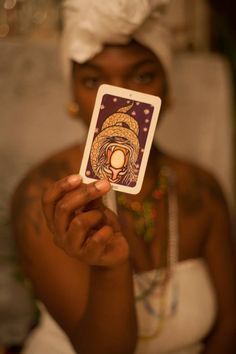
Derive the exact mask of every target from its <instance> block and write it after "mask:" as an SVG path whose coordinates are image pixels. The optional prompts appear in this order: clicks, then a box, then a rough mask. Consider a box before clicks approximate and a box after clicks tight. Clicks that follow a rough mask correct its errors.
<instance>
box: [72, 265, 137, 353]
mask: <svg viewBox="0 0 236 354" xmlns="http://www.w3.org/2000/svg"><path fill="white" fill-rule="evenodd" d="M136 340H137V328H136V315H135V303H134V295H133V281H132V270H131V266H130V264H129V263H128V262H127V263H125V264H123V265H121V266H117V267H114V268H110V269H108V268H102V267H91V277H90V292H89V300H88V306H87V310H86V312H85V314H84V316H83V318H82V319H81V321H80V323H79V324H78V327H77V328H76V331H75V333H74V334H73V339H72V341H73V345H74V347H75V348H76V350H77V351H78V352H79V353H82V354H91V353H96V354H132V353H133V352H134V350H135V345H136Z"/></svg>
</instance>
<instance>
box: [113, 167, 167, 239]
mask: <svg viewBox="0 0 236 354" xmlns="http://www.w3.org/2000/svg"><path fill="white" fill-rule="evenodd" d="M167 189H168V180H167V178H166V176H165V174H164V173H163V170H161V172H160V176H159V178H158V179H157V184H156V186H155V188H154V190H153V191H152V192H151V194H150V195H149V196H148V197H147V198H146V199H145V200H144V201H143V202H142V203H141V202H139V201H129V199H128V198H127V195H126V194H119V195H118V197H117V201H118V205H120V206H122V207H123V208H124V209H125V210H127V211H129V212H131V213H132V215H133V217H134V219H135V231H136V233H137V235H138V236H139V237H142V238H143V239H144V241H145V242H148V243H149V242H151V241H152V240H153V238H154V235H155V219H156V217H157V213H156V208H155V204H156V202H157V201H158V200H160V199H162V198H163V196H164V195H165V194H166V192H167Z"/></svg>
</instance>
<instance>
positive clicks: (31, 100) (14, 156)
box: [0, 0, 236, 353]
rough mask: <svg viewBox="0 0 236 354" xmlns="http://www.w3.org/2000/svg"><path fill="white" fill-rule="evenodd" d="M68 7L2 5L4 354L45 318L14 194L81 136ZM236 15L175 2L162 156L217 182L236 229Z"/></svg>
mask: <svg viewBox="0 0 236 354" xmlns="http://www.w3.org/2000/svg"><path fill="white" fill-rule="evenodd" d="M60 3H61V1H60V0H0V123H1V129H0V166H1V168H0V180H1V185H0V353H1V347H2V348H3V347H8V348H10V349H9V352H17V348H18V347H19V346H20V345H21V343H22V341H23V340H24V338H25V336H26V335H27V332H28V331H29V329H30V327H31V326H32V325H33V323H34V321H35V314H36V313H37V312H36V311H35V305H34V302H33V300H32V296H31V292H30V290H29V288H28V287H27V285H26V284H25V282H24V280H23V278H22V276H21V274H20V270H19V267H18V264H17V259H16V255H15V249H14V242H13V240H12V237H11V228H10V222H9V204H10V198H11V195H12V191H13V189H14V187H15V186H16V184H17V182H18V181H19V180H20V179H21V178H22V176H23V175H24V174H25V173H26V171H27V170H28V169H29V168H30V167H31V166H33V165H34V164H36V163H37V162H39V161H40V160H42V159H43V158H44V157H45V156H47V155H48V154H52V153H53V152H55V151H57V150H59V149H61V148H63V147H65V146H67V145H69V144H71V143H74V142H76V141H79V140H80V139H81V135H82V134H81V129H82V127H81V126H80V125H79V124H78V123H77V122H74V121H73V120H70V119H69V117H68V116H67V105H68V103H69V101H70V97H69V92H68V87H66V84H65V82H64V79H63V76H62V70H61V62H60V32H61V28H62V21H61V10H60ZM235 14H236V5H235V2H234V1H233V0H225V1H220V0H212V1H210V0H208V1H207V0H172V2H171V4H170V7H169V10H168V13H167V17H166V20H167V22H168V23H169V26H170V28H171V30H172V32H173V35H174V47H175V48H174V62H173V98H172V107H171V109H170V110H169V112H167V114H166V118H165V119H164V120H163V123H162V124H161V125H160V127H159V129H158V135H157V139H158V140H159V143H160V145H161V146H162V147H163V148H165V149H166V150H168V151H170V152H172V153H175V154H176V155H178V156H181V157H183V158H185V159H188V160H190V161H194V162H196V163H198V164H200V165H202V166H203V167H204V168H206V169H208V170H210V171H212V172H213V173H214V174H215V175H216V177H217V178H218V180H219V181H220V183H221V184H222V186H223V189H224V192H225V195H226V197H227V199H228V202H229V206H230V209H231V211H232V219H233V220H234V222H235V212H234V210H235V209H234V207H235V170H236V167H235V161H234V151H235V135H236V111H235V87H236V18H235V16H236V15H235Z"/></svg>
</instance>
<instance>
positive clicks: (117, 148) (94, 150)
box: [86, 94, 154, 187]
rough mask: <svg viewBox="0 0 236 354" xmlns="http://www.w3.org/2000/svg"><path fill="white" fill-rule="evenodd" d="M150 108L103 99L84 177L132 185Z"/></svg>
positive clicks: (138, 104)
mask: <svg viewBox="0 0 236 354" xmlns="http://www.w3.org/2000/svg"><path fill="white" fill-rule="evenodd" d="M153 109H154V107H153V106H152V105H150V104H147V103H142V102H138V101H134V100H127V99H125V98H122V97H117V96H113V95H109V94H105V95H104V96H103V99H102V102H101V106H100V112H99V115H98V119H97V125H96V129H95V134H94V137H93V141H92V145H91V151H90V161H88V163H87V167H86V176H87V177H90V178H94V179H98V178H99V179H101V178H106V179H108V180H109V181H110V182H111V183H116V184H121V185H125V186H130V187H133V186H135V185H136V182H137V179H138V174H139V169H140V165H141V161H142V157H143V152H144V149H145V143H146V139H147V135H148V131H149V128H150V123H151V119H152V113H153Z"/></svg>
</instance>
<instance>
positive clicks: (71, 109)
mask: <svg viewBox="0 0 236 354" xmlns="http://www.w3.org/2000/svg"><path fill="white" fill-rule="evenodd" d="M67 110H68V113H69V115H70V116H71V117H72V118H77V117H78V115H79V105H78V103H77V102H70V103H69V104H68V107H67Z"/></svg>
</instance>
